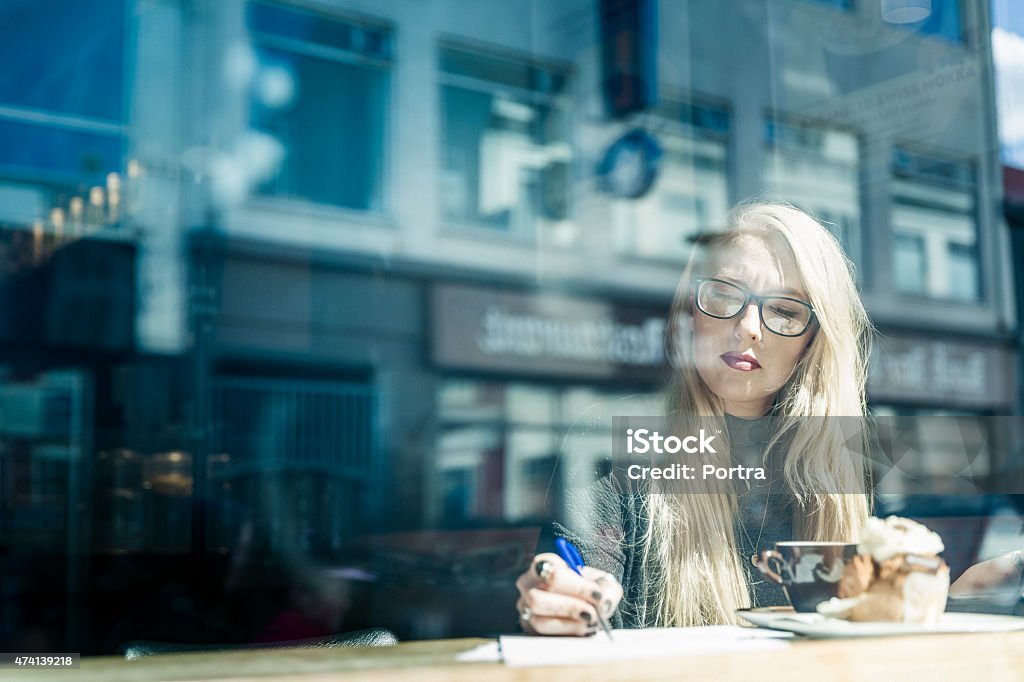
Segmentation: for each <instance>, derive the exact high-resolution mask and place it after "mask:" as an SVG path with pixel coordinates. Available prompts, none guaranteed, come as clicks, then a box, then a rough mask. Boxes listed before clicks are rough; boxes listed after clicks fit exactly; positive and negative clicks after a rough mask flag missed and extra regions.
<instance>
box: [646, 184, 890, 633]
mask: <svg viewBox="0 0 1024 682" xmlns="http://www.w3.org/2000/svg"><path fill="white" fill-rule="evenodd" d="M729 225H730V229H729V230H727V231H726V232H723V233H719V234H718V235H715V236H712V237H710V238H709V239H707V240H705V248H704V249H702V252H701V254H700V256H705V255H710V254H711V253H713V252H714V251H715V250H716V249H718V248H720V247H722V246H725V245H728V244H731V243H734V242H735V240H737V239H738V238H741V237H743V236H755V237H760V238H762V239H765V240H766V241H769V243H773V244H782V245H783V246H784V247H785V248H787V249H788V250H789V252H790V254H791V255H792V257H793V260H794V262H795V264H796V268H797V271H798V272H799V274H800V277H801V279H802V283H803V286H804V290H805V291H806V292H807V294H808V297H809V299H810V303H811V305H812V306H813V308H814V310H815V313H816V318H817V329H815V330H812V331H810V332H808V333H813V334H814V338H813V340H811V341H810V343H809V345H808V347H807V349H806V350H805V352H804V354H803V356H802V357H801V359H800V360H799V361H798V363H797V365H796V368H795V370H794V372H793V374H792V376H791V377H790V378H789V380H788V381H787V383H786V384H785V385H784V386H783V387H782V388H781V389H780V390H779V392H778V394H777V395H776V397H775V403H774V406H773V408H772V414H774V415H775V416H776V418H777V419H776V423H778V424H779V425H780V426H779V428H778V430H777V433H776V434H775V436H774V438H773V439H772V442H771V443H770V444H768V446H767V447H771V446H772V445H773V444H774V443H776V442H778V440H779V439H780V438H781V437H782V435H783V434H785V435H786V438H787V448H788V449H787V454H786V456H785V466H784V471H785V479H786V483H787V485H788V486H789V488H790V490H791V491H792V492H793V494H794V496H795V499H796V500H797V501H798V505H797V510H798V512H799V513H797V514H795V518H794V525H793V529H794V533H795V534H796V539H805V540H845V541H855V539H856V538H857V537H858V536H859V533H860V528H861V526H862V524H863V523H864V521H865V520H866V519H867V516H868V513H869V507H870V504H869V498H868V496H867V495H865V494H862V493H861V494H856V493H849V492H848V491H850V490H851V489H852V490H863V487H862V486H863V483H864V470H863V468H862V467H861V466H860V465H859V463H858V462H857V461H855V460H851V458H850V457H849V456H847V453H848V450H847V448H848V444H846V443H844V441H845V440H846V438H847V437H848V434H845V433H843V430H842V428H837V425H836V421H837V420H830V419H802V417H811V416H817V417H836V416H845V417H860V416H863V415H864V414H865V412H866V398H865V384H866V380H867V362H868V353H869V350H870V340H871V336H872V329H871V325H870V322H869V320H868V317H867V313H866V312H865V310H864V306H863V304H862V303H861V300H860V296H859V295H858V293H857V289H856V286H855V284H854V278H853V266H852V264H851V263H850V261H849V260H848V259H847V258H846V256H845V255H844V254H843V251H842V248H841V247H840V246H839V244H838V242H837V241H836V240H835V238H834V237H833V236H832V235H831V234H830V233H829V232H828V230H826V229H825V228H824V227H823V226H822V225H821V224H819V223H818V222H817V221H816V220H814V219H813V218H812V217H810V216H808V215H807V214H806V213H804V212H802V211H800V210H799V209H797V208H795V207H793V206H790V205H787V204H774V203H771V204H766V203H757V204H746V205H740V206H739V207H737V209H736V210H735V211H734V212H733V214H732V215H731V216H730V220H729ZM696 251H697V250H696V249H695V256H694V257H691V259H690V263H689V265H688V266H687V268H686V271H685V272H684V274H683V277H682V279H681V280H680V283H679V287H678V288H677V291H676V296H675V300H674V301H673V304H672V314H671V318H670V325H669V328H670V334H669V344H668V352H669V356H670V358H673V364H674V365H675V370H676V371H674V372H673V376H672V379H671V382H670V384H669V389H668V396H667V403H668V404H667V409H668V415H669V416H670V418H671V419H672V420H673V421H674V423H675V428H678V429H685V430H688V431H689V430H691V429H690V428H689V426H692V424H693V423H694V421H693V420H695V419H701V420H704V421H702V423H704V424H706V423H707V422H706V420H707V419H708V418H711V419H715V418H717V419H720V420H722V423H721V425H720V426H721V427H722V431H723V433H725V434H727V431H726V430H725V424H724V407H723V404H722V401H721V399H720V398H719V397H718V396H717V395H715V394H714V393H713V392H712V391H711V389H710V388H709V387H708V386H707V384H705V383H704V381H703V379H701V377H700V375H699V374H698V372H697V371H696V369H695V366H694V362H693V353H692V347H691V338H690V336H689V334H688V333H687V332H686V328H687V327H688V326H689V325H688V324H687V323H688V322H690V317H691V315H692V313H691V302H692V293H693V292H692V291H691V282H692V279H693V277H694V275H695V274H696V269H697V268H699V267H701V266H702V264H703V263H704V262H706V260H705V259H703V258H702V257H699V256H698V254H697V253H696ZM688 424H689V426H688ZM691 432H692V431H691ZM812 446H813V447H812ZM716 456H717V458H718V461H717V462H714V463H716V464H718V465H719V466H730V464H731V462H730V455H729V451H728V447H724V448H719V452H718V454H717V455H716ZM851 480H852V481H855V482H856V483H857V485H856V486H855V487H852V488H851V485H850V482H851ZM644 505H645V511H646V514H645V516H646V518H647V520H648V525H647V528H646V532H645V533H644V536H643V540H642V559H643V561H642V570H643V572H644V574H645V578H646V580H645V581H644V584H645V585H646V586H647V587H648V592H647V594H645V595H644V596H643V597H642V598H641V600H640V602H639V603H638V604H636V605H635V607H636V609H637V613H636V614H635V615H636V616H637V618H638V620H639V622H640V623H641V624H646V625H664V626H687V625H705V624H715V623H733V622H735V610H736V609H738V608H742V607H747V606H750V598H749V595H748V591H747V585H746V578H745V574H744V571H743V567H742V566H741V565H740V561H741V557H740V556H739V551H738V549H737V541H736V537H735V532H734V523H735V518H736V514H737V500H736V495H735V494H733V493H723V492H713V491H712V492H707V493H691V494H668V493H662V494H659V493H658V492H657V491H656V490H652V491H651V493H649V494H647V495H646V496H645V497H644Z"/></svg>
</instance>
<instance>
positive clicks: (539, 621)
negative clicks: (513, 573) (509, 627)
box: [516, 554, 622, 635]
mask: <svg viewBox="0 0 1024 682" xmlns="http://www.w3.org/2000/svg"><path fill="white" fill-rule="evenodd" d="M582 573H583V575H580V574H578V573H576V572H575V571H574V570H572V569H571V568H569V566H568V565H566V563H565V561H563V560H562V558H561V557H559V556H558V555H557V554H538V555H537V556H535V557H534V558H533V561H532V562H531V563H530V567H529V568H528V569H526V571H524V572H523V573H522V575H520V576H519V578H518V579H517V580H516V589H518V590H519V601H518V602H516V609H517V610H518V611H519V620H520V622H521V623H522V625H523V629H524V630H526V631H527V632H535V633H538V634H543V635H587V634H593V633H594V632H595V631H596V628H597V627H598V621H599V618H598V612H600V614H601V616H603V617H605V618H607V617H608V616H610V615H611V614H612V613H613V612H614V611H615V609H616V607H617V606H618V605H619V602H620V601H621V600H622V586H621V585H620V584H619V581H618V580H616V579H615V578H614V577H613V576H612V575H611V574H609V573H606V572H605V571H600V570H598V569H595V568H591V567H584V568H583V569H582Z"/></svg>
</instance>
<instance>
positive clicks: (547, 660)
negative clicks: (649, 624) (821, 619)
mask: <svg viewBox="0 0 1024 682" xmlns="http://www.w3.org/2000/svg"><path fill="white" fill-rule="evenodd" d="M790 638H792V634H791V633H788V632H777V631H774V630H762V629H759V628H745V627H739V626H737V625H712V626H707V627H693V628H645V629H640V630H612V640H611V641H609V639H608V635H606V634H605V633H604V632H601V631H598V633H597V634H596V635H593V636H591V637H530V636H527V635H502V636H501V637H500V639H499V643H500V645H501V657H502V659H503V660H504V661H505V663H506V664H507V665H510V666H515V667H520V666H533V665H586V664H588V663H608V662H611V661H628V660H634V659H654V658H677V657H680V656H703V655H708V654H723V653H747V652H760V651H770V650H775V649H784V648H786V647H788V646H789V642H788V641H787V640H788V639H790Z"/></svg>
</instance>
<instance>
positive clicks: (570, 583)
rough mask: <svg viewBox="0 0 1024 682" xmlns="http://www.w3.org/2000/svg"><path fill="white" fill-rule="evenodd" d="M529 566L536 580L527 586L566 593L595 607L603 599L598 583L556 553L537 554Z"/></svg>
mask: <svg viewBox="0 0 1024 682" xmlns="http://www.w3.org/2000/svg"><path fill="white" fill-rule="evenodd" d="M530 568H531V570H530V571H528V573H531V574H532V575H533V576H536V578H537V581H536V583H532V584H529V585H528V586H527V587H540V588H542V589H545V590H548V591H550V592H558V593H560V594H567V595H569V596H572V597H577V598H579V599H582V600H584V601H588V602H590V603H591V604H593V605H594V606H595V607H598V606H600V605H601V602H603V601H604V600H605V595H604V593H603V592H602V591H601V586H600V585H598V584H597V583H596V582H594V581H593V580H589V579H587V578H585V577H583V576H581V575H579V574H578V573H576V571H574V570H572V569H571V568H569V567H568V566H567V565H566V563H565V562H564V561H562V558H561V557H559V556H558V555H556V554H538V555H537V556H535V557H534V558H533V564H532V565H531V567H530ZM522 592H523V590H520V593H522Z"/></svg>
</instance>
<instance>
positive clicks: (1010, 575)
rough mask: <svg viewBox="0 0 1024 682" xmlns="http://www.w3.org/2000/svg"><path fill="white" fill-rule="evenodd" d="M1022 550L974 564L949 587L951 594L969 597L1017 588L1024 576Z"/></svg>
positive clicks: (952, 595) (1023, 555)
mask: <svg viewBox="0 0 1024 682" xmlns="http://www.w3.org/2000/svg"><path fill="white" fill-rule="evenodd" d="M1022 574H1024V553H1022V550H1017V551H1016V552H1010V553H1009V554H1004V555H1002V556H997V557H996V558H994V559H989V560H988V561H982V562H981V563H979V564H974V565H973V566H971V567H970V568H968V569H967V570H966V571H964V573H963V575H961V576H960V577H959V578H957V580H956V582H954V583H953V584H952V585H950V587H949V596H951V597H967V596H971V595H982V594H986V593H989V594H991V593H992V592H999V591H1000V590H1005V589H1007V588H1009V587H1011V586H1012V587H1013V588H1016V587H1017V586H1018V585H1020V582H1021V578H1022V577H1024V575H1022Z"/></svg>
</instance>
